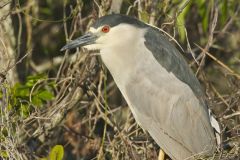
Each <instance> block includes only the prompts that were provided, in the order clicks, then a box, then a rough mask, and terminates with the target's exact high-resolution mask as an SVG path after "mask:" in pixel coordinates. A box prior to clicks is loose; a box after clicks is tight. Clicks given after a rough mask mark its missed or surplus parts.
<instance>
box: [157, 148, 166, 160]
mask: <svg viewBox="0 0 240 160" xmlns="http://www.w3.org/2000/svg"><path fill="white" fill-rule="evenodd" d="M164 157H165V152H164V151H163V150H162V149H160V151H159V155H158V160H164Z"/></svg>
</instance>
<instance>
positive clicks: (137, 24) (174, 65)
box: [61, 14, 219, 160]
mask: <svg viewBox="0 0 240 160" xmlns="http://www.w3.org/2000/svg"><path fill="white" fill-rule="evenodd" d="M76 47H83V48H86V49H87V50H90V51H92V50H99V54H100V57H101V59H102V61H103V63H104V64H105V66H106V67H107V69H108V70H109V72H110V73H111V75H112V77H113V79H114V81H115V83H116V85H117V87H118V88H119V90H120V92H121V93H122V95H123V97H124V98H125V100H126V102H127V104H128V106H129V108H130V110H131V112H132V114H133V116H134V118H135V120H136V122H137V123H138V124H139V126H140V127H141V128H143V129H144V130H146V131H147V132H148V133H149V134H150V135H151V137H152V138H153V139H154V141H155V142H156V143H157V144H158V145H159V146H160V148H161V149H162V150H163V151H164V152H165V153H166V154H167V155H168V156H169V157H170V158H171V159H173V160H183V159H193V157H194V156H196V155H204V156H210V155H212V154H214V153H215V151H216V148H217V145H218V144H217V141H216V135H215V131H219V124H218V123H217V121H216V119H214V117H213V116H212V115H211V114H210V110H209V109H208V106H207V102H206V97H205V94H204V92H203V89H202V87H201V84H200V82H199V81H198V79H197V78H196V76H195V74H194V73H193V71H192V70H191V68H190V67H189V65H188V63H187V61H186V60H185V58H184V56H183V55H182V54H181V53H180V52H179V50H178V49H177V48H176V47H175V45H174V44H173V43H172V41H171V39H170V38H169V37H168V36H166V35H165V34H163V32H161V31H160V30H159V29H158V28H157V27H153V26H151V25H149V24H147V23H144V22H142V21H141V20H138V19H137V18H134V17H130V16H127V15H122V14H111V15H106V16H103V17H100V18H99V19H97V20H96V21H95V22H94V23H93V24H92V26H91V27H90V28H89V30H88V32H87V33H86V34H85V35H83V36H81V37H79V38H76V39H75V40H73V41H71V42H69V43H67V44H66V45H65V46H64V47H63V48H62V49H61V51H64V50H69V49H73V48H76Z"/></svg>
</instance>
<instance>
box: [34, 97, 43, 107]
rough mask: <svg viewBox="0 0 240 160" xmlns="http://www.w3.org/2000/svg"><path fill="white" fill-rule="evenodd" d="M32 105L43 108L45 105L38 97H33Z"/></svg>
mask: <svg viewBox="0 0 240 160" xmlns="http://www.w3.org/2000/svg"><path fill="white" fill-rule="evenodd" d="M32 104H33V105H36V106H41V105H42V104H43V102H42V100H41V99H40V98H38V96H33V97H32Z"/></svg>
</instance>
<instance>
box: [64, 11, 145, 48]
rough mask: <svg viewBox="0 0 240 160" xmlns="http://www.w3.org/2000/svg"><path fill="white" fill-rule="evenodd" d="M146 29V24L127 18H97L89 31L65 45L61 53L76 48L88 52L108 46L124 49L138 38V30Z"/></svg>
mask: <svg viewBox="0 0 240 160" xmlns="http://www.w3.org/2000/svg"><path fill="white" fill-rule="evenodd" d="M144 28H146V24H144V23H142V22H141V21H139V20H137V19H135V18H131V17H128V16H124V15H120V14H113V15H108V16H104V17H101V18H99V19H98V20H97V21H96V22H95V23H94V24H93V25H92V26H91V27H90V29H89V31H88V32H87V33H86V34H85V35H83V36H81V37H79V38H77V39H75V40H73V41H71V42H69V43H68V44H66V45H65V46H64V47H63V48H62V49H61V51H63V50H67V49H72V48H76V47H84V48H87V49H88V50H101V49H104V48H108V47H110V46H114V47H126V46H124V45H125V44H127V43H128V45H131V44H132V43H134V42H135V41H136V38H138V37H139V36H140V34H139V33H140V32H139V31H140V30H141V29H144ZM129 43H130V44H129Z"/></svg>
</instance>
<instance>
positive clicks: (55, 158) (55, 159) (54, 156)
mask: <svg viewBox="0 0 240 160" xmlns="http://www.w3.org/2000/svg"><path fill="white" fill-rule="evenodd" d="M63 155H64V148H63V146H62V145H56V146H54V147H53V148H52V150H51V152H50V154H49V158H50V160H62V159H63Z"/></svg>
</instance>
